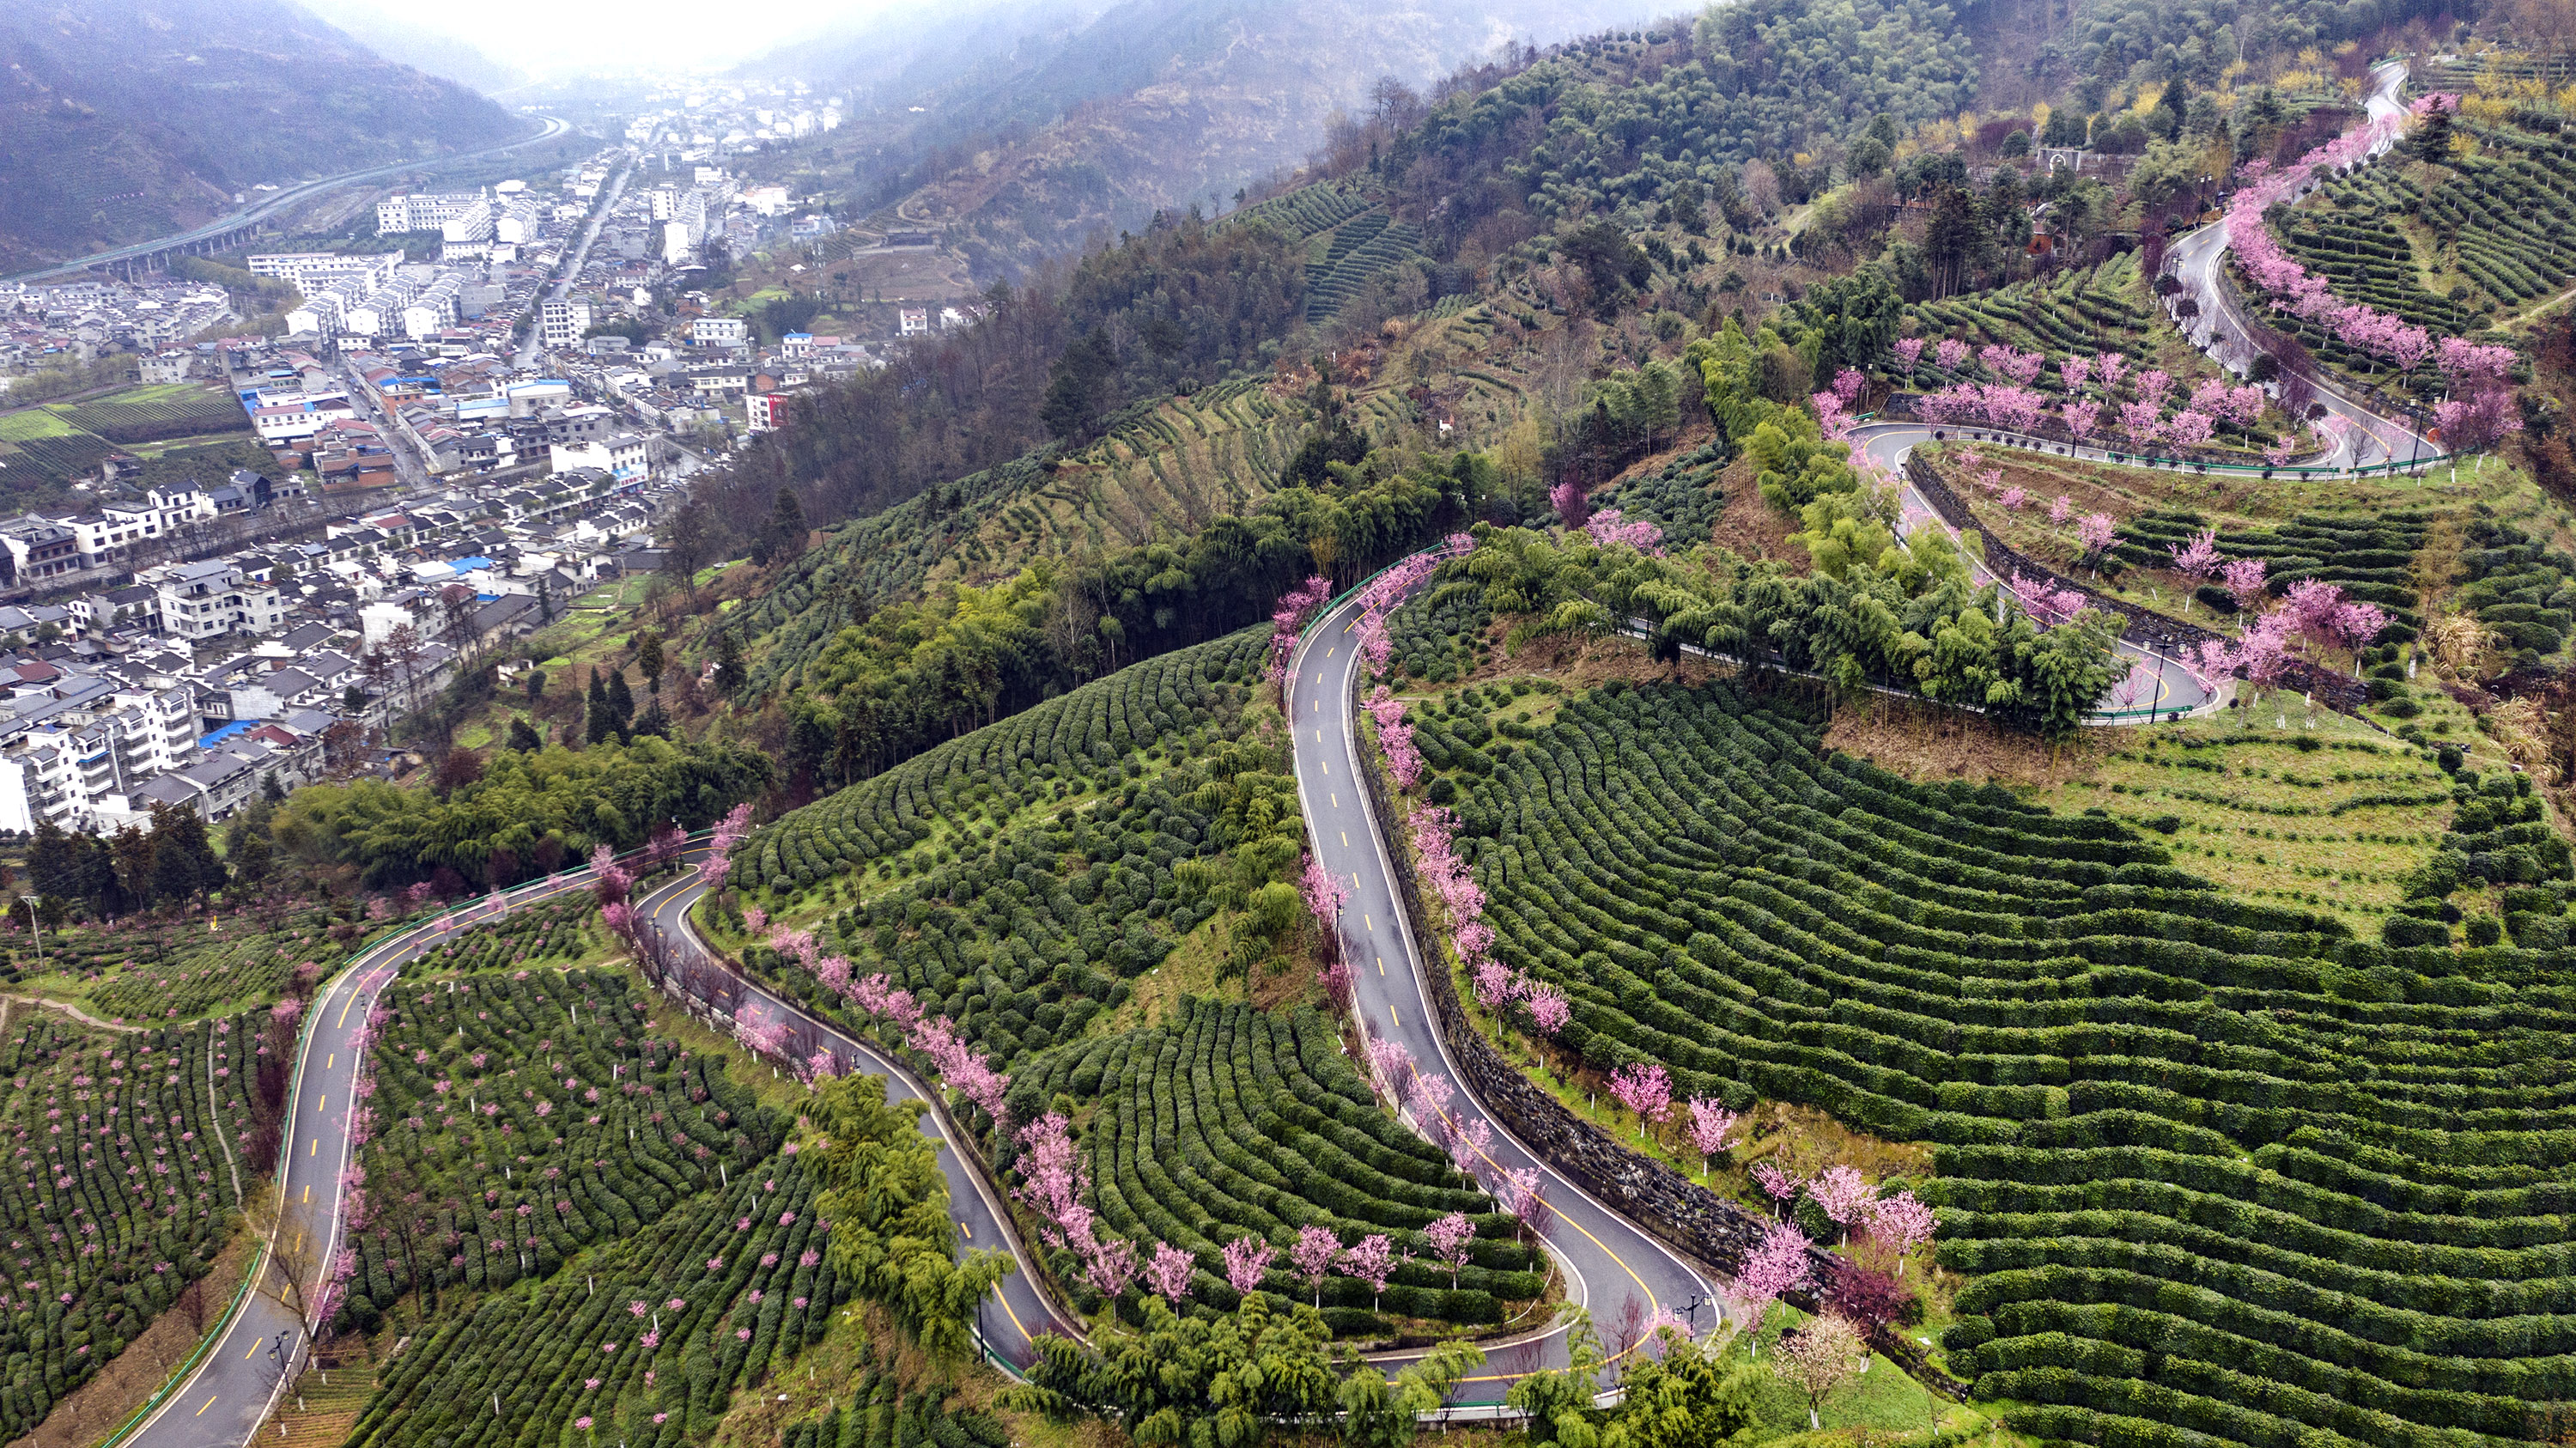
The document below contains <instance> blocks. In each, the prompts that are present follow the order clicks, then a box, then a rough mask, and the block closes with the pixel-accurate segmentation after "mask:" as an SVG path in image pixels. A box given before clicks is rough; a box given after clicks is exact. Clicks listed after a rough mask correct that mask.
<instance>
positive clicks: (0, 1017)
mask: <svg viewBox="0 0 2576 1448" xmlns="http://www.w3.org/2000/svg"><path fill="white" fill-rule="evenodd" d="M11 1006H35V1007H37V1008H39V1009H42V1010H48V1011H61V1012H62V1013H63V1014H64V1015H67V1016H69V1017H71V1018H72V1019H73V1020H76V1021H78V1022H80V1023H81V1024H82V1025H84V1026H94V1027H96V1028H97V1029H99V1030H102V1031H123V1032H126V1033H127V1034H129V1035H134V1034H140V1033H142V1032H144V1031H148V1030H150V1029H152V1028H151V1027H150V1026H120V1025H117V1024H115V1023H114V1022H112V1021H102V1020H100V1019H99V1018H98V1017H96V1016H94V1015H91V1014H90V1013H89V1012H87V1011H85V1010H82V1009H81V1008H80V1007H78V1006H76V1005H73V1004H72V1003H71V1002H69V1001H58V1000H49V999H47V998H46V997H44V996H28V995H11V994H8V993H7V992H0V1030H6V1029H8V1025H9V1008H10V1007H11Z"/></svg>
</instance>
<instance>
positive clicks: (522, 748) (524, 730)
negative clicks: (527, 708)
mask: <svg viewBox="0 0 2576 1448" xmlns="http://www.w3.org/2000/svg"><path fill="white" fill-rule="evenodd" d="M510 747H511V748H512V749H515V750H517V751H519V752H520V753H521V754H534V753H536V752H537V751H538V750H540V749H543V748H545V747H546V741H545V740H544V738H542V737H541V736H539V735H538V733H537V731H536V730H535V729H534V728H533V727H531V726H530V725H529V723H528V721H527V720H525V719H513V720H511V721H510Z"/></svg>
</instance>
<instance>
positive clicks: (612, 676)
mask: <svg viewBox="0 0 2576 1448" xmlns="http://www.w3.org/2000/svg"><path fill="white" fill-rule="evenodd" d="M634 717H635V691H634V690H632V689H629V688H627V687H626V671H625V670H623V669H615V670H611V671H610V672H609V675H608V729H609V732H611V733H614V734H616V735H618V736H619V737H620V738H628V737H631V735H630V734H629V731H628V729H627V725H628V723H629V722H630V721H632V720H633V719H634Z"/></svg>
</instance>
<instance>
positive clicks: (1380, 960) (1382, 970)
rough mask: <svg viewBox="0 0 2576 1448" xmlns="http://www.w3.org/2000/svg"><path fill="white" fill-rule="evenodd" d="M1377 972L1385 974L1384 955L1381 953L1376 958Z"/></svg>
mask: <svg viewBox="0 0 2576 1448" xmlns="http://www.w3.org/2000/svg"><path fill="white" fill-rule="evenodd" d="M1377 973H1378V974H1379V975H1384V974H1386V957H1385V956H1383V955H1381V956H1379V957H1378V958H1377Z"/></svg>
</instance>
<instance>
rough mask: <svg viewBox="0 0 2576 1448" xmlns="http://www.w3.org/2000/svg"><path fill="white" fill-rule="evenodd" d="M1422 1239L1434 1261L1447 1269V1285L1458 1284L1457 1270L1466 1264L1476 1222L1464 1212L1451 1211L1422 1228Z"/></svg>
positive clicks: (1453, 1286)
mask: <svg viewBox="0 0 2576 1448" xmlns="http://www.w3.org/2000/svg"><path fill="white" fill-rule="evenodd" d="M1422 1240H1423V1241H1425V1242H1427V1243H1429V1244H1430V1246H1431V1256H1432V1259H1433V1260H1434V1261H1437V1262H1439V1263H1441V1264H1442V1265H1444V1266H1446V1267H1447V1268H1448V1269H1449V1285H1450V1286H1451V1287H1452V1288H1455V1287H1456V1286H1457V1285H1458V1272H1459V1269H1460V1268H1463V1267H1465V1266H1466V1265H1467V1259H1468V1257H1469V1256H1470V1255H1472V1252H1471V1248H1472V1245H1473V1244H1474V1242H1475V1240H1476V1224H1475V1223H1474V1222H1471V1221H1469V1220H1467V1214H1466V1213H1465V1212H1451V1213H1450V1214H1449V1215H1447V1216H1445V1217H1442V1218H1440V1219H1439V1220H1438V1221H1435V1222H1433V1223H1432V1224H1431V1225H1430V1226H1428V1227H1425V1228H1423V1229H1422Z"/></svg>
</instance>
